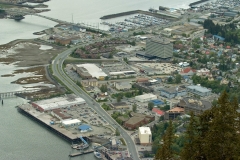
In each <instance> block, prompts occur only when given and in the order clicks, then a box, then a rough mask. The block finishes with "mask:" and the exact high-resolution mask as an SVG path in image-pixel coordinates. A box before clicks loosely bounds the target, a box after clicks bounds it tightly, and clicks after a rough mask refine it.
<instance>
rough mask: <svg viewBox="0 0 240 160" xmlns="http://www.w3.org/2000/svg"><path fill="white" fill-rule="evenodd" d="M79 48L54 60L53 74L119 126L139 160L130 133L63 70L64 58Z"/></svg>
mask: <svg viewBox="0 0 240 160" xmlns="http://www.w3.org/2000/svg"><path fill="white" fill-rule="evenodd" d="M75 48H77V47H74V48H70V49H68V50H66V51H64V52H62V53H59V54H58V56H56V58H55V59H54V60H53V61H52V70H53V75H54V76H56V77H57V78H59V79H60V80H61V81H62V82H63V83H64V84H65V85H66V86H67V87H68V88H69V89H70V90H72V91H73V93H74V94H76V95H77V96H80V97H82V98H83V99H85V101H86V103H87V104H88V105H89V106H91V107H92V108H93V109H94V110H95V111H96V112H97V113H98V114H99V115H101V116H102V117H103V118H104V119H105V120H106V121H107V122H108V123H109V124H110V125H111V126H112V127H113V128H115V129H116V128H118V130H119V131H120V134H121V136H122V137H123V138H124V139H125V141H126V143H127V147H128V151H129V153H130V154H131V156H132V158H133V159H134V160H139V157H138V153H137V150H136V147H135V144H134V142H133V140H132V139H131V137H130V135H128V133H127V132H126V131H125V130H124V129H123V128H122V127H121V126H120V125H119V124H118V123H117V122H116V121H115V120H114V119H113V118H112V117H111V116H110V115H109V114H108V113H107V112H106V111H105V110H104V109H102V107H101V106H100V105H99V104H98V103H97V102H95V100H93V99H92V98H91V97H90V96H89V95H88V94H87V93H85V92H84V91H83V90H82V89H81V88H80V87H79V86H78V85H76V84H75V83H74V82H73V81H72V80H71V79H70V78H69V77H68V76H67V75H66V74H65V72H64V71H63V68H62V65H63V62H64V60H65V59H66V58H67V57H68V55H69V54H71V53H72V51H73V50H74V49H75Z"/></svg>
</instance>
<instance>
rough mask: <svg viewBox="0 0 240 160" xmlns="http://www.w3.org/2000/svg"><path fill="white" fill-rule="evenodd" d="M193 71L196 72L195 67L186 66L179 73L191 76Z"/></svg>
mask: <svg viewBox="0 0 240 160" xmlns="http://www.w3.org/2000/svg"><path fill="white" fill-rule="evenodd" d="M195 73H196V70H195V69H192V68H191V67H187V68H184V69H182V71H181V72H180V75H182V76H184V75H187V76H192V75H194V74H195Z"/></svg>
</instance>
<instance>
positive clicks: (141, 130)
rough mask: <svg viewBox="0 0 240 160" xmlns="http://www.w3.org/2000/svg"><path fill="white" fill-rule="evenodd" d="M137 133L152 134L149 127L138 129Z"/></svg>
mask: <svg viewBox="0 0 240 160" xmlns="http://www.w3.org/2000/svg"><path fill="white" fill-rule="evenodd" d="M139 131H140V133H141V134H152V133H151V130H150V128H149V127H139Z"/></svg>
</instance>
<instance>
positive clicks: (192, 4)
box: [189, 0, 209, 7]
mask: <svg viewBox="0 0 240 160" xmlns="http://www.w3.org/2000/svg"><path fill="white" fill-rule="evenodd" d="M207 1H209V0H200V1H197V2H193V3H190V4H189V6H190V7H193V6H195V5H197V4H200V3H203V2H207Z"/></svg>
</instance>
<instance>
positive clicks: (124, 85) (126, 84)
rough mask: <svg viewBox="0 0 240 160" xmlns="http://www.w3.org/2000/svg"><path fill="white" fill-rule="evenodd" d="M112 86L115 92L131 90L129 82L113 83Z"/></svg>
mask: <svg viewBox="0 0 240 160" xmlns="http://www.w3.org/2000/svg"><path fill="white" fill-rule="evenodd" d="M114 85H115V88H116V89H117V90H129V89H131V88H132V85H131V84H130V83H129V82H115V83H114Z"/></svg>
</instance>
